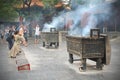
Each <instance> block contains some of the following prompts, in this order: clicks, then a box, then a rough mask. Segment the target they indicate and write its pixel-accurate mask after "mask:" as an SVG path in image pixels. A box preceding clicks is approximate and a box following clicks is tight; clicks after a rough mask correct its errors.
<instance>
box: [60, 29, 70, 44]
mask: <svg viewBox="0 0 120 80" xmlns="http://www.w3.org/2000/svg"><path fill="white" fill-rule="evenodd" d="M67 34H68V31H59V42H63V41H66V35H67Z"/></svg>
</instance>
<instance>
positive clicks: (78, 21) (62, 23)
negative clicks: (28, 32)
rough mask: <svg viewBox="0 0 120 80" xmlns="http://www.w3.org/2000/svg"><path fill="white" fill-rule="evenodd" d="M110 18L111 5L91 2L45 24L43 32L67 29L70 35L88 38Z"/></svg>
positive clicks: (97, 1)
mask: <svg viewBox="0 0 120 80" xmlns="http://www.w3.org/2000/svg"><path fill="white" fill-rule="evenodd" d="M110 16H111V4H110V3H106V2H105V1H103V0H95V1H89V2H85V3H84V4H82V5H77V6H76V9H74V10H71V11H69V12H63V13H62V14H60V15H59V16H58V17H54V18H53V20H52V22H51V23H50V24H48V23H46V24H44V28H43V31H47V32H49V31H50V28H56V29H57V30H59V29H63V28H64V27H67V29H68V33H69V35H80V36H88V35H89V33H90V29H91V28H96V26H97V24H99V23H100V22H102V21H106V20H109V18H110Z"/></svg>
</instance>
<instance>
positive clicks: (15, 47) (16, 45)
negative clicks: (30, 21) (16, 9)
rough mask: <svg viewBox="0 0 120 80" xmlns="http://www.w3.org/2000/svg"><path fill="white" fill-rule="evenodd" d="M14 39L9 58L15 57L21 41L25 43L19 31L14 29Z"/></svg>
mask: <svg viewBox="0 0 120 80" xmlns="http://www.w3.org/2000/svg"><path fill="white" fill-rule="evenodd" d="M14 40H15V41H14V44H13V47H12V49H11V50H10V52H9V56H10V57H11V58H16V55H17V54H18V53H19V52H20V45H21V41H22V42H23V44H24V45H25V39H24V37H23V36H22V35H20V34H19V31H16V32H15V33H14Z"/></svg>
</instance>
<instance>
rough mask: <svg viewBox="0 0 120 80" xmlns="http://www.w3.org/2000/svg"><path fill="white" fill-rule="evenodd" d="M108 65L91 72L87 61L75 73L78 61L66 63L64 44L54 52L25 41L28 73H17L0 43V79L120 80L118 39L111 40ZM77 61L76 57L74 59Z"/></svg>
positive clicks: (24, 49)
mask: <svg viewBox="0 0 120 80" xmlns="http://www.w3.org/2000/svg"><path fill="white" fill-rule="evenodd" d="M111 47H112V56H111V64H110V65H107V66H104V68H103V70H101V71H98V70H95V69H94V65H95V63H94V62H92V61H90V60H88V61H87V63H88V64H87V66H88V69H87V71H86V72H80V71H79V64H80V61H76V62H74V63H73V64H70V63H69V62H68V53H67V49H66V43H65V42H62V43H60V47H59V48H58V49H46V48H43V47H42V44H41V43H40V44H37V45H35V44H34V43H33V39H29V44H28V47H24V46H22V49H23V51H24V52H25V56H26V58H27V59H28V61H29V63H30V65H31V70H30V71H17V68H16V64H15V59H11V58H8V54H7V52H8V48H7V44H3V43H1V44H0V80H120V78H119V76H120V62H119V61H120V58H119V56H120V54H119V52H120V38H117V39H114V40H111ZM74 57H76V58H79V57H77V56H74Z"/></svg>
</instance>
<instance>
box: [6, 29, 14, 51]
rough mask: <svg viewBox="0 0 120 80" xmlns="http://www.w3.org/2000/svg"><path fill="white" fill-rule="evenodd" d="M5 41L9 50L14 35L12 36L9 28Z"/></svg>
mask: <svg viewBox="0 0 120 80" xmlns="http://www.w3.org/2000/svg"><path fill="white" fill-rule="evenodd" d="M6 41H7V42H8V48H9V50H10V49H11V48H12V46H13V43H14V37H13V33H12V30H9V33H7V38H6Z"/></svg>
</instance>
